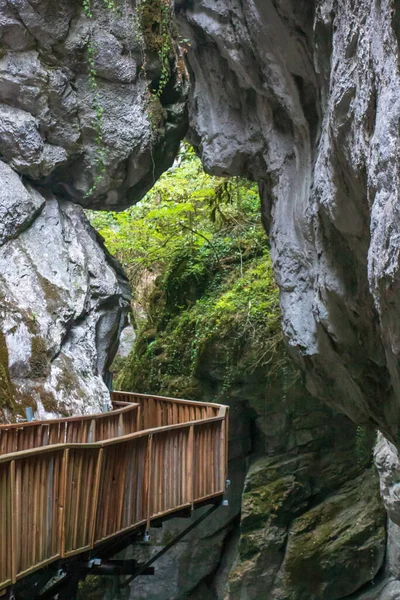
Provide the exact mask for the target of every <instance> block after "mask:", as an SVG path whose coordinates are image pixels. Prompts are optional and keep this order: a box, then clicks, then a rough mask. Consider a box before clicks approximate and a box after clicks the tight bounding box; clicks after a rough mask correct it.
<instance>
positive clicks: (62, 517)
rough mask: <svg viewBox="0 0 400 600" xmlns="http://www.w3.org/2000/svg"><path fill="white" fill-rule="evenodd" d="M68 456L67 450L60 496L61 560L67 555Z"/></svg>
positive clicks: (61, 478) (63, 464)
mask: <svg viewBox="0 0 400 600" xmlns="http://www.w3.org/2000/svg"><path fill="white" fill-rule="evenodd" d="M68 455H69V450H68V448H66V449H65V450H64V452H63V457H62V463H61V477H60V496H59V501H58V503H59V511H60V521H59V531H58V544H59V550H58V553H59V554H60V556H61V558H63V557H64V554H65V513H66V510H65V503H66V500H67V493H66V492H67V472H68Z"/></svg>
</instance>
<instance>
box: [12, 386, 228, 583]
mask: <svg viewBox="0 0 400 600" xmlns="http://www.w3.org/2000/svg"><path fill="white" fill-rule="evenodd" d="M124 398H125V399H124ZM129 398H130V399H131V401H132V400H135V404H133V405H132V404H131V403H129V404H128V403H126V396H125V395H124V394H122V393H121V394H117V393H113V395H112V399H113V404H114V406H115V407H116V408H118V410H116V411H114V412H112V413H106V414H105V415H96V416H90V417H79V418H75V419H72V420H71V419H58V420H57V422H58V426H59V427H60V428H61V430H62V431H63V432H64V433H63V434H60V435H58V434H56V433H53V428H52V427H51V425H49V422H48V421H46V422H38V423H33V424H31V423H27V424H24V425H21V424H18V425H15V426H14V425H12V426H9V425H6V426H0V440H2V436H5V438H4V439H7V438H8V440H9V441H8V442H7V444H9V445H5V446H4V447H5V448H9V447H11V448H13V450H12V451H11V452H10V451H8V453H7V454H6V453H4V452H3V455H2V456H0V589H3V588H5V587H7V586H9V585H11V584H13V583H15V582H16V581H17V580H19V579H21V578H23V577H24V576H26V575H28V574H29V573H32V572H33V571H35V570H37V569H39V568H41V567H43V566H45V565H47V564H49V563H51V562H52V561H55V560H58V559H63V558H68V557H70V556H73V555H75V554H77V553H80V552H84V551H86V550H90V549H93V548H95V547H96V546H97V545H99V544H101V543H104V542H105V541H106V540H108V539H110V538H114V537H115V536H118V535H120V534H122V533H125V532H128V531H130V530H134V529H135V528H137V527H140V526H144V527H145V528H148V527H150V524H151V521H152V519H159V518H161V517H163V516H165V515H168V514H170V513H173V512H175V511H179V510H181V509H184V508H188V509H191V508H193V507H194V506H195V505H196V504H198V503H201V502H203V501H206V500H211V499H213V498H218V497H219V496H222V495H223V493H224V487H225V480H226V476H227V473H226V464H227V432H228V430H227V427H228V412H227V408H226V407H224V406H220V405H211V404H210V405H206V404H205V405H204V407H199V406H198V404H201V403H193V402H188V403H187V405H186V409H185V408H184V406H183V405H184V404H185V401H181V400H180V401H178V400H174V399H171V398H161V397H154V396H151V397H146V396H139V395H136V394H134V395H129ZM138 405H139V406H138ZM120 407H121V408H120ZM150 407H151V409H150ZM150 410H151V411H153V410H154V411H155V416H154V415H153V416H151V414H150ZM127 415H130V420H129V421H127V422H125V420H124V419H125V417H126V418H128V417H127ZM199 415H200V416H199ZM202 415H204V416H202ZM210 415H211V416H210ZM113 417H114V419H113ZM193 417H194V418H193ZM185 419H187V420H185ZM93 420H94V421H95V426H93V425H89V423H90V422H91V421H93ZM165 420H167V421H169V422H168V424H162V425H157V426H155V427H151V428H146V429H143V427H144V424H146V425H147V424H148V423H149V422H154V421H155V422H156V423H164V421H165ZM170 421H172V423H171V422H170ZM180 421H181V422H180ZM50 423H51V424H53V423H54V424H55V421H54V422H53V421H52V422H50ZM70 423H80V425H79V426H78V425H72V426H71V425H69V424H70ZM99 423H101V425H99ZM121 423H123V424H121ZM124 427H127V428H129V427H131V428H133V429H134V430H135V431H133V432H128V434H127V432H126V430H124ZM46 428H47V429H46ZM55 428H56V426H55ZM91 428H92V429H91ZM138 429H142V430H138ZM24 430H26V431H29V432H30V431H34V432H35V433H34V434H31V433H29V434H28V433H27V434H26V435H25V433H22V432H23V431H24ZM11 431H12V432H14V431H18V432H19V433H18V435H16V434H14V433H10V432H11ZM90 431H92V432H93V431H94V433H92V435H90ZM44 432H46V433H44ZM66 432H68V436H67V433H66ZM98 436H100V437H98ZM107 437H108V438H109V439H107ZM96 438H97V440H98V441H96ZM15 439H17V440H18V444H19V446H18V444H17V442H15ZM60 439H61V443H60V442H59V440H60ZM10 440H12V441H10ZM54 440H56V442H55V443H54ZM41 441H44V442H43V444H42V446H40V442H41ZM22 443H23V444H24V445H26V444H28V443H29V444H31V445H30V446H29V447H28V448H23V449H21V448H20V446H21V444H22ZM15 447H18V451H15V450H14V448H15Z"/></svg>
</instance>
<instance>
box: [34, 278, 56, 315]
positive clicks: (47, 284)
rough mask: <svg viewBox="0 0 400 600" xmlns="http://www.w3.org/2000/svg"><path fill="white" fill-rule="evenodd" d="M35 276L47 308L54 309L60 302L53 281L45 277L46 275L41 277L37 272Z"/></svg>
mask: <svg viewBox="0 0 400 600" xmlns="http://www.w3.org/2000/svg"><path fill="white" fill-rule="evenodd" d="M37 276H38V279H39V281H40V284H41V286H42V289H43V292H44V295H45V298H46V304H47V308H48V309H49V310H54V309H55V308H56V307H57V306H59V305H60V302H61V296H60V290H59V288H58V287H57V286H56V285H54V283H52V282H51V281H49V280H48V279H46V277H43V275H41V274H40V273H39V272H37Z"/></svg>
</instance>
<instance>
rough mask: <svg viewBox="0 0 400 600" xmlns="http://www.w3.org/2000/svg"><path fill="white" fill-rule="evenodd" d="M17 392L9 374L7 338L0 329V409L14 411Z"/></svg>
mask: <svg viewBox="0 0 400 600" xmlns="http://www.w3.org/2000/svg"><path fill="white" fill-rule="evenodd" d="M14 396H15V391H14V386H13V384H12V381H11V378H10V372H9V358H8V348H7V343H6V338H5V336H4V333H3V332H2V331H1V329H0V409H4V408H8V409H11V410H12V409H13V408H14V406H15V398H14Z"/></svg>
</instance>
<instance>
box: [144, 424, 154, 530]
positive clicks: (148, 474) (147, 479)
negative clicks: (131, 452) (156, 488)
mask: <svg viewBox="0 0 400 600" xmlns="http://www.w3.org/2000/svg"><path fill="white" fill-rule="evenodd" d="M152 447H153V434H150V435H149V437H148V442H147V451H146V467H145V506H146V528H147V529H149V528H150V503H151V486H150V482H151V453H152Z"/></svg>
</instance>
